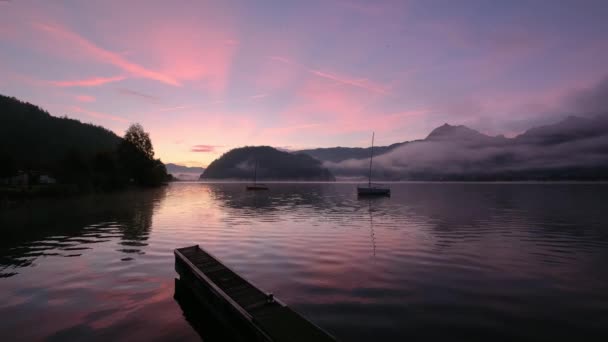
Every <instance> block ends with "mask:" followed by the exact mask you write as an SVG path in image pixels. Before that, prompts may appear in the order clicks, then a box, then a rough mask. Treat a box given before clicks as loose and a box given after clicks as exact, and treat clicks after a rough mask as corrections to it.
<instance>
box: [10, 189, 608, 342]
mask: <svg viewBox="0 0 608 342" xmlns="http://www.w3.org/2000/svg"><path fill="white" fill-rule="evenodd" d="M391 188H392V197H391V198H378V199H358V198H357V196H356V191H355V189H356V188H355V185H353V184H271V189H270V191H268V192H264V193H261V192H247V191H245V190H244V185H243V184H203V183H190V184H184V183H180V184H172V185H170V186H169V187H167V188H164V189H159V190H155V191H146V192H137V193H127V194H112V195H108V196H96V197H91V198H81V199H72V200H62V201H49V202H44V201H41V202H37V203H35V204H32V205H30V206H28V207H25V208H19V209H18V210H12V211H10V212H0V225H1V226H2V228H3V229H4V230H3V236H2V237H3V238H2V239H0V274H1V275H0V293H4V294H6V295H5V296H6V298H7V300H5V301H0V314H2V317H3V318H6V319H4V320H2V321H0V335H6V336H14V335H15V334H17V333H20V332H21V331H24V330H27V329H26V328H25V327H27V326H28V325H29V322H31V321H32V319H36V320H40V321H45V320H46V321H49V323H47V324H44V325H41V326H40V327H38V328H37V329H36V330H35V331H28V333H29V334H30V335H28V336H30V337H31V339H44V338H48V337H52V336H57V337H58V338H59V337H62V338H88V337H96V336H97V337H98V338H101V337H99V336H102V337H106V338H108V339H112V338H116V337H122V338H123V339H124V338H128V337H131V338H135V337H137V338H139V339H141V338H144V337H145V336H147V335H146V332H147V331H149V332H150V334H151V331H156V329H149V327H150V326H154V327H155V328H157V327H159V329H160V328H162V329H163V332H164V333H165V335H163V336H170V337H173V338H174V339H179V338H182V339H186V340H189V339H195V340H197V339H200V337H201V336H202V337H203V338H209V337H205V333H206V331H205V330H206V329H207V328H208V327H209V326H203V327H202V328H201V329H199V328H197V327H194V328H192V327H191V325H190V324H188V322H189V321H190V322H191V323H192V326H194V325H195V322H196V321H197V320H196V319H195V318H193V317H196V315H194V316H193V315H190V314H189V309H187V308H185V307H184V303H185V302H184V301H181V300H180V301H179V305H178V303H177V302H175V301H174V300H173V294H174V289H175V284H174V277H175V273H174V270H173V255H172V249H173V248H176V247H183V246H187V245H191V244H195V243H198V244H201V245H202V246H205V248H207V249H208V250H210V251H211V252H212V253H214V254H215V255H217V256H218V257H220V258H221V259H222V260H223V261H224V262H226V263H227V264H228V265H230V266H232V267H233V268H234V269H236V270H237V271H238V272H239V273H242V274H243V275H245V276H246V277H247V278H248V279H251V280H252V281H253V282H254V283H256V284H258V285H259V286H260V287H261V288H263V289H266V290H268V291H272V292H274V293H275V294H276V295H277V297H278V298H280V299H282V300H283V301H285V302H287V303H289V304H290V306H293V307H294V308H296V309H297V310H298V311H301V312H302V313H303V314H304V315H305V316H307V317H308V318H310V319H311V320H312V321H313V322H315V323H317V324H319V325H320V326H322V327H323V328H325V329H326V330H328V331H329V332H331V333H332V334H334V335H336V336H338V337H339V338H340V339H341V340H344V341H351V340H352V341H365V340H370V339H377V340H387V341H388V340H408V339H412V340H422V339H424V340H429V339H430V340H434V339H435V340H443V339H444V337H445V336H447V335H449V336H451V337H453V338H454V339H462V340H471V339H475V338H477V339H486V340H487V339H491V340H495V339H500V338H505V339H509V338H511V339H516V340H539V339H551V338H560V337H561V338H564V337H570V338H572V339H576V337H577V336H580V335H581V334H582V333H585V334H591V333H595V334H596V335H597V336H604V337H606V336H608V330H607V328H606V327H608V324H606V323H607V322H606V317H607V316H606V314H607V311H606V310H608V309H607V308H608V291H606V290H607V289H608V272H605V271H604V269H605V267H604V264H605V262H606V260H608V230H607V229H606V224H605V223H606V222H607V221H608V213H607V212H606V210H605V208H604V207H605V203H607V202H608V191H606V190H608V186H606V185H597V184H593V185H589V184H458V183H446V184H437V183H432V184H428V183H409V184H393V185H392V186H391ZM186 302H187V301H186ZM45 315H46V316H45ZM49 315H52V316H53V317H56V316H57V317H61V319H59V320H53V322H55V323H51V321H50V320H48V316H49ZM43 316H44V317H43ZM46 321H45V322H46ZM503 322H507V323H503ZM556 322H557V323H556ZM563 322H568V324H563ZM558 323H559V324H558ZM133 327H136V328H137V329H135V328H133ZM195 329H198V330H200V331H199V333H200V336H199V334H198V333H196V332H195ZM134 331H138V333H135V332H134ZM213 334H214V333H211V336H213ZM539 336H541V337H542V338H539ZM148 337H150V336H148Z"/></svg>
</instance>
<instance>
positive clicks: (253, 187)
mask: <svg viewBox="0 0 608 342" xmlns="http://www.w3.org/2000/svg"><path fill="white" fill-rule="evenodd" d="M246 189H247V190H268V186H266V184H260V183H258V160H257V159H256V160H255V168H254V170H253V184H249V185H247V187H246Z"/></svg>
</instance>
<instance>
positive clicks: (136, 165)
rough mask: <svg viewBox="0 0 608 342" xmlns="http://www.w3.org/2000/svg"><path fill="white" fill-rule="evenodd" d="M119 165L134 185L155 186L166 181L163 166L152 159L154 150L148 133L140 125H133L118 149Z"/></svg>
mask: <svg viewBox="0 0 608 342" xmlns="http://www.w3.org/2000/svg"><path fill="white" fill-rule="evenodd" d="M118 155H119V159H120V163H121V165H122V166H123V167H124V170H125V172H126V174H127V176H128V177H129V179H132V180H133V182H134V183H135V184H139V185H145V186H157V185H160V184H162V183H164V182H166V181H167V170H166V168H165V165H164V164H163V163H162V162H161V161H160V160H159V159H154V148H153V147H152V141H151V140H150V136H149V135H148V133H146V132H145V131H144V128H143V127H142V126H141V125H140V124H133V125H131V126H130V127H129V129H128V130H127V132H126V133H125V137H124V140H123V141H122V142H121V144H120V145H119V147H118Z"/></svg>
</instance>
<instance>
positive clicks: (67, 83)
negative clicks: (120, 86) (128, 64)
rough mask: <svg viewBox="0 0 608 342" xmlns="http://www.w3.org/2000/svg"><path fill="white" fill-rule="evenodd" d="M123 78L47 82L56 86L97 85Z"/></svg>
mask: <svg viewBox="0 0 608 342" xmlns="http://www.w3.org/2000/svg"><path fill="white" fill-rule="evenodd" d="M124 79H125V77H124V76H113V77H93V78H88V79H83V80H71V81H49V82H48V83H49V84H51V85H54V86H56V87H97V86H100V85H104V84H107V83H112V82H118V81H122V80H124Z"/></svg>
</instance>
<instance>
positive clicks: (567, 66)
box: [0, 0, 608, 166]
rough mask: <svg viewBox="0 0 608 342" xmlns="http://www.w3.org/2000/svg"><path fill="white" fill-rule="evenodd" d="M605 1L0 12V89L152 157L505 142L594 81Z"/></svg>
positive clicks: (190, 160)
mask: <svg viewBox="0 0 608 342" xmlns="http://www.w3.org/2000/svg"><path fill="white" fill-rule="evenodd" d="M607 17H608V6H607V5H606V2H605V1H571V2H560V4H559V5H557V4H556V3H555V2H553V1H546V2H543V1H535V2H533V3H528V4H525V5H524V4H523V3H522V4H516V3H514V2H513V3H512V2H508V3H507V2H505V3H502V4H497V3H494V2H489V1H462V2H458V4H456V3H455V2H453V1H386V2H385V1H373V2H372V1H355V0H329V1H306V2H291V1H260V2H257V1H217V2H214V1H210V2H207V1H179V2H176V3H173V2H168V1H109V0H108V1H67V0H66V1H28V0H19V1H0V44H1V45H0V46H1V48H0V75H2V76H1V77H0V93H2V94H4V95H9V96H15V97H17V98H19V99H22V100H26V101H29V102H32V103H35V104H37V105H40V106H42V107H43V108H45V109H47V110H48V111H49V112H50V113H51V114H53V115H56V116H63V115H67V116H69V117H73V118H77V119H79V120H81V121H85V122H91V123H94V124H98V125H102V126H105V127H107V128H109V129H112V130H113V131H114V132H116V133H117V134H120V135H122V134H123V132H124V131H125V129H126V128H127V127H128V125H129V124H130V123H132V122H139V123H141V124H142V125H143V126H144V128H145V129H146V130H147V131H149V132H150V134H151V136H152V139H153V143H154V146H155V149H156V152H157V157H160V158H161V159H162V160H163V161H164V162H175V163H182V164H188V165H192V166H194V165H197V166H198V165H201V166H205V165H207V164H208V163H209V162H211V161H212V160H213V159H215V158H217V157H218V156H219V155H221V153H223V152H225V151H227V150H229V149H231V148H234V147H239V146H244V145H262V144H263V145H272V146H276V147H281V148H289V149H301V148H310V147H330V146H366V145H367V144H368V143H369V139H370V135H371V132H372V131H376V137H377V142H378V144H390V143H394V142H399V141H405V140H411V139H419V138H423V137H425V136H426V135H427V134H428V133H429V131H430V130H432V129H433V128H435V127H437V126H439V125H441V124H443V123H445V122H449V123H452V124H465V125H468V126H470V127H472V128H475V129H478V130H480V131H483V132H486V133H489V134H500V133H506V134H508V135H513V134H517V133H519V132H521V131H522V130H523V129H525V127H527V126H529V125H532V124H536V123H539V122H540V123H542V122H550V121H551V120H557V119H558V117H559V115H562V114H564V113H563V112H562V111H560V108H561V102H562V101H563V98H564V97H565V96H567V95H568V94H570V93H571V92H572V91H575V90H577V89H582V88H586V87H590V86H592V85H593V84H594V83H595V82H598V81H599V80H600V79H601V78H603V77H604V76H606V74H607V71H608V70H607V69H608V68H607V67H606V64H605V62H604V61H605V60H608V40H606V39H605V37H606V35H607V34H608V23H607V22H608V21H606V20H605V18H607Z"/></svg>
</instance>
